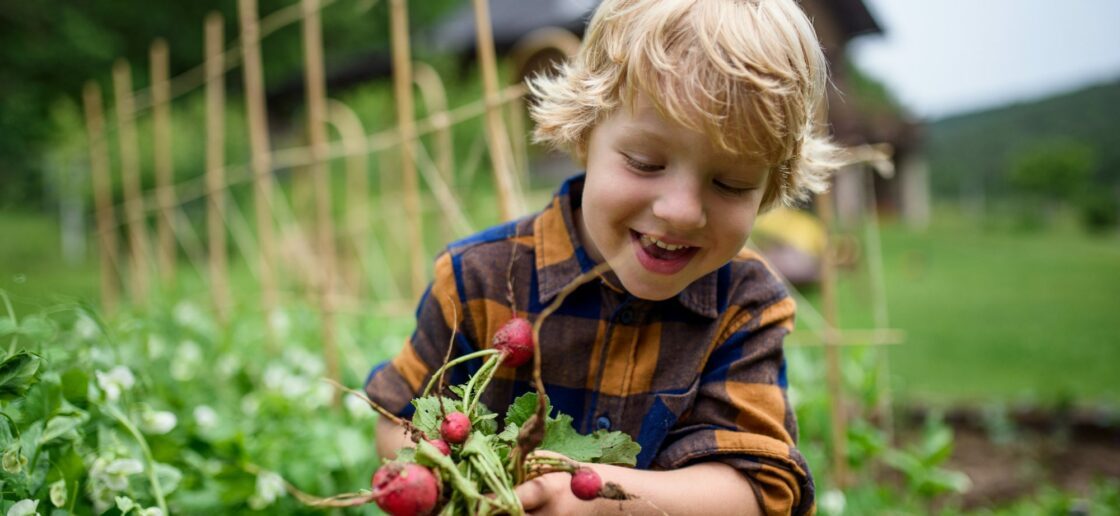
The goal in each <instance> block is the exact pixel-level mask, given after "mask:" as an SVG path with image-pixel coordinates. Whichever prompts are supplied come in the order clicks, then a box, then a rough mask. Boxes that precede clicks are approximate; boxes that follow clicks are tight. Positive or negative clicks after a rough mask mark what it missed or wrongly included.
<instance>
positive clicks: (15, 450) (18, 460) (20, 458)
mask: <svg viewBox="0 0 1120 516" xmlns="http://www.w3.org/2000/svg"><path fill="white" fill-rule="evenodd" d="M26 465H27V457H26V456H24V455H23V453H22V451H20V447H19V445H17V444H14V443H13V444H12V446H10V447H8V449H7V450H4V458H3V468H4V471H7V472H8V473H11V474H13V475H17V474H19V472H20V471H23V467H24V466H26Z"/></svg>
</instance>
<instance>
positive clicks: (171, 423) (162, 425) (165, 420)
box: [140, 410, 179, 435]
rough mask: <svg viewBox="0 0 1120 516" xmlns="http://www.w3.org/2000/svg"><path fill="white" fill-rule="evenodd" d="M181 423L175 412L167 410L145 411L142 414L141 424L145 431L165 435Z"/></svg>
mask: <svg viewBox="0 0 1120 516" xmlns="http://www.w3.org/2000/svg"><path fill="white" fill-rule="evenodd" d="M178 423H179V418H177V417H175V414H174V413H172V412H168V411H166V410H152V411H145V412H144V413H143V414H141V415H140V425H141V426H142V427H143V428H144V432H145V433H149V434H152V435H163V434H166V433H167V432H170V431H171V430H173V429H174V428H175V425H176V424H178Z"/></svg>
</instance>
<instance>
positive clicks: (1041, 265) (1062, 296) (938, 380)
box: [840, 210, 1120, 405]
mask: <svg viewBox="0 0 1120 516" xmlns="http://www.w3.org/2000/svg"><path fill="white" fill-rule="evenodd" d="M990 222H991V221H989V223H988V224H977V223H975V222H974V221H971V220H968V219H966V218H963V217H961V216H958V215H954V213H953V212H952V211H949V210H942V211H939V212H938V213H937V220H936V221H935V222H934V224H933V225H932V226H931V227H930V228H929V229H928V230H927V231H925V232H913V231H909V230H907V229H906V228H904V227H902V226H901V225H898V224H887V225H885V226H884V227H883V229H882V242H883V261H884V269H885V270H884V274H885V280H886V284H887V299H888V306H889V313H890V326H892V327H895V328H900V329H902V330H905V331H906V332H907V340H906V342H905V343H904V344H902V345H898V346H893V347H891V348H890V351H889V357H890V370H891V384H892V388H893V390H894V392H895V395H896V396H897V397H899V398H902V399H909V400H920V401H924V402H930V403H945V402H950V401H953V402H960V401H978V402H983V401H1000V402H1041V403H1060V402H1066V401H1076V402H1077V403H1105V404H1112V405H1115V404H1116V403H1117V402H1120V382H1117V381H1116V372H1115V365H1116V364H1120V316H1118V315H1117V313H1116V312H1117V309H1118V308H1120V239H1118V238H1116V235H1115V234H1112V235H1107V236H1093V235H1087V234H1085V233H1083V232H1082V231H1080V230H1079V229H1077V228H1076V227H1074V226H1073V225H1071V224H1056V225H1055V227H1053V228H1050V229H1045V230H1038V231H1033V232H1032V231H1021V230H1019V231H1017V230H1009V229H1007V228H1005V227H1000V226H999V225H993V224H991V223H990ZM866 285H867V273H866V271H865V270H861V271H855V272H854V273H852V274H849V275H847V276H846V277H845V278H844V280H843V281H842V286H841V289H842V295H841V298H842V299H841V308H840V311H841V318H842V319H841V325H842V326H847V327H869V325H870V322H869V321H870V320H871V317H870V306H869V305H870V302H869V301H870V295H869V291H870V289H869V288H868V287H867V286H866Z"/></svg>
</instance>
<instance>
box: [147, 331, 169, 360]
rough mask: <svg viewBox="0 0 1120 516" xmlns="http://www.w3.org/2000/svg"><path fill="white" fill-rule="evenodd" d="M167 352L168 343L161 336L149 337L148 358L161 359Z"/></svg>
mask: <svg viewBox="0 0 1120 516" xmlns="http://www.w3.org/2000/svg"><path fill="white" fill-rule="evenodd" d="M165 351H167V341H166V340H164V338H163V337H160V336H159V335H149V336H148V358H153V359H155V358H159V357H162V356H163V353H164V352H165Z"/></svg>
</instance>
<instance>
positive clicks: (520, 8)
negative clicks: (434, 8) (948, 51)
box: [420, 0, 883, 53]
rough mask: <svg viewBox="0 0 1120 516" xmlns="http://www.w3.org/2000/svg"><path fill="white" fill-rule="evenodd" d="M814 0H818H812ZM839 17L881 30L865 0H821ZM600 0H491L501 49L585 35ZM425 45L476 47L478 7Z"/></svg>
mask: <svg viewBox="0 0 1120 516" xmlns="http://www.w3.org/2000/svg"><path fill="white" fill-rule="evenodd" d="M808 1H814V0H808ZM817 1H820V3H821V5H822V6H823V7H825V8H826V9H829V10H830V11H832V12H833V14H834V15H835V16H836V19H837V20H838V22H839V24H840V29H841V30H842V31H843V33H844V35H845V40H848V39H851V38H853V37H855V36H859V35H861V34H869V33H880V32H882V31H883V29H882V27H880V26H879V24H878V23H877V22H876V21H875V18H874V17H873V16H872V15H871V12H870V11H868V9H867V6H866V5H864V3H863V0H817ZM599 2H600V0H490V23H491V25H492V26H493V31H494V45H495V46H496V47H498V49H499V51H501V50H504V49H508V48H510V47H512V46H513V45H514V44H515V43H517V41H518V40H519V39H521V37H522V36H525V35H526V34H528V33H530V32H532V31H534V30H536V29H540V28H543V27H561V28H564V29H568V30H570V31H572V32H573V33H575V34H577V35H582V34H583V30H584V27H586V25H587V22H588V21H589V19H590V17H591V12H592V10H593V9H594V8H595V7H596V6H598V5H599ZM420 39H421V44H429V45H432V46H433V49H432V50H435V51H437V52H453V53H467V52H471V51H473V50H474V48H475V30H474V8H473V6H472V3H471V2H469V1H466V0H464V1H463V5H462V6H461V7H459V8H458V9H456V10H455V11H453V12H452V13H451V14H450V15H448V16H447V17H446V18H444V19H443V21H441V22H440V23H437V24H436V25H435V26H434V27H432V28H431V29H430V30H429V31H427V34H426V35H425V37H422V38H420Z"/></svg>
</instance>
